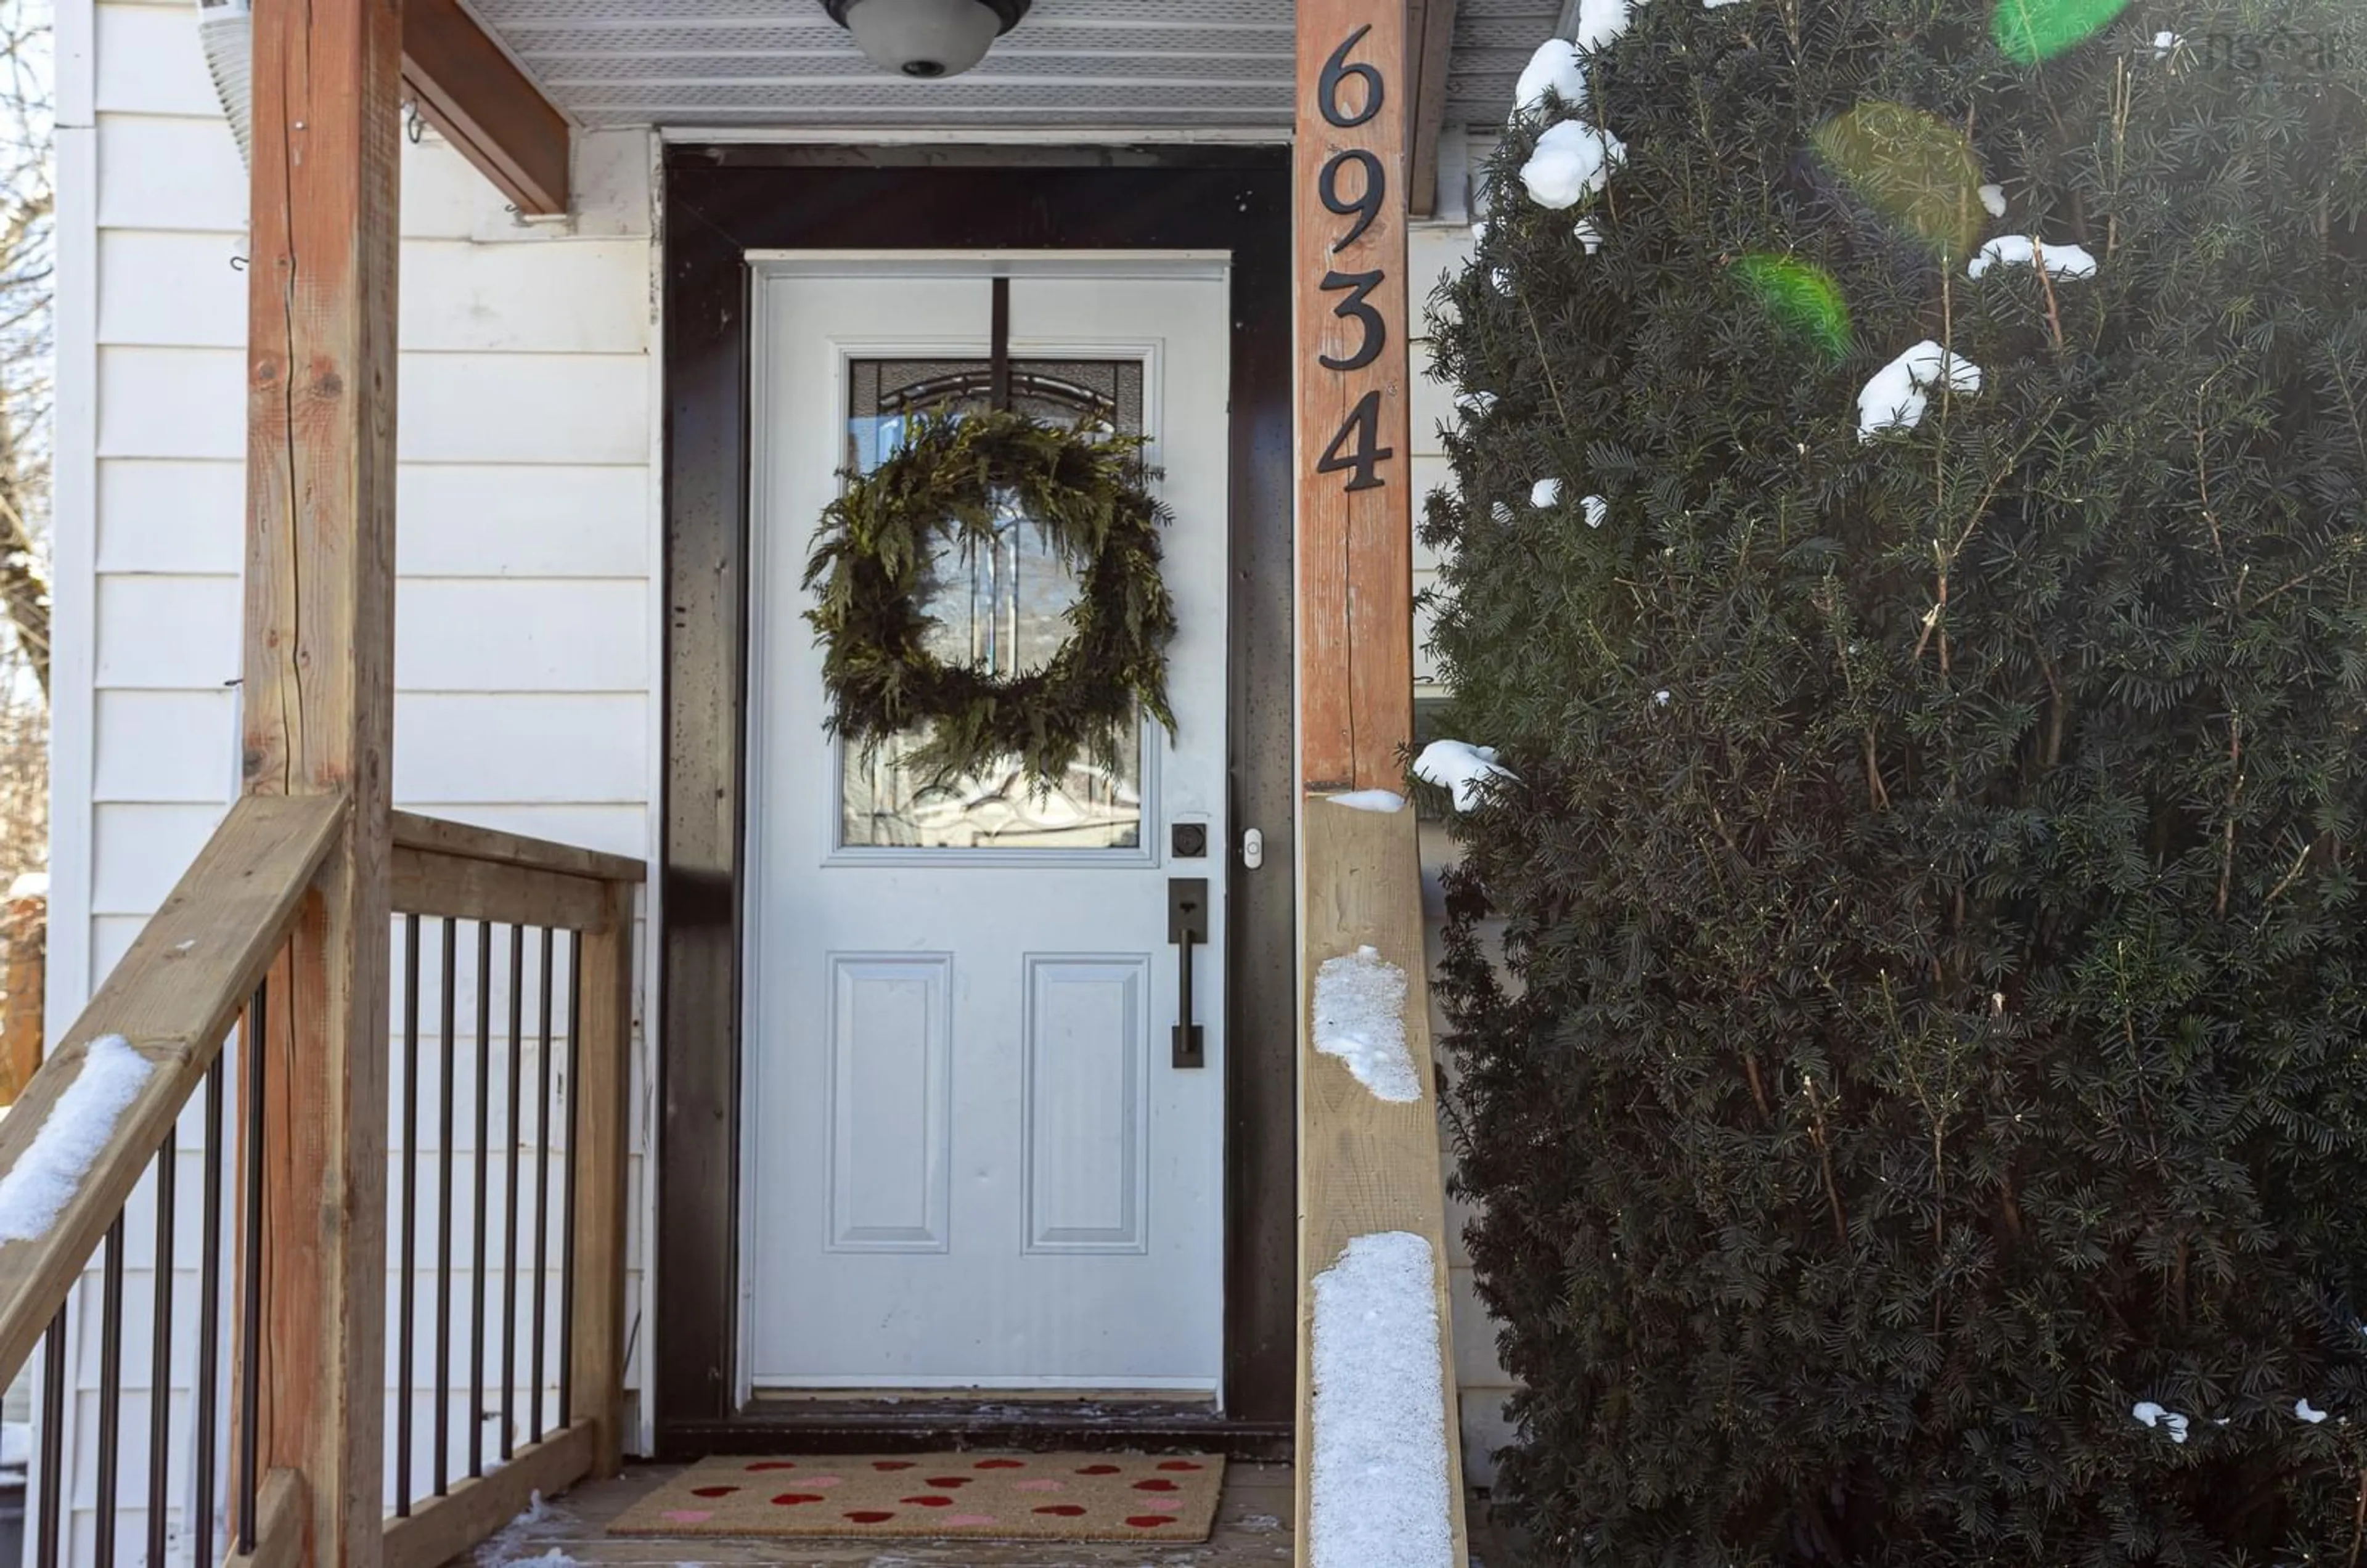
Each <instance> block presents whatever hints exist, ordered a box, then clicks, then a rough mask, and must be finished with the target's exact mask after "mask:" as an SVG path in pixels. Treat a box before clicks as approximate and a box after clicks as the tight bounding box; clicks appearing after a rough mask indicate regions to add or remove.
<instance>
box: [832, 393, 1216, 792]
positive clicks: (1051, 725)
mask: <svg viewBox="0 0 2367 1568" xmlns="http://www.w3.org/2000/svg"><path fill="white" fill-rule="evenodd" d="M1143 446H1144V441H1143V438H1142V437H1140V436H1134V435H1114V434H1108V433H1107V432H1106V431H1104V429H1102V428H1101V427H1099V426H1097V425H1095V424H1094V423H1093V422H1091V421H1080V422H1079V423H1076V424H1075V425H1073V426H1070V427H1066V428H1062V427H1058V426H1053V425H1047V424H1039V423H1036V421H1034V420H1032V419H1030V418H1028V417H1027V416H1026V415H1025V414H1023V413H1019V412H1013V411H1003V410H997V411H993V412H975V413H965V414H960V415H956V414H954V413H952V412H944V411H940V412H928V413H923V414H920V415H918V416H916V417H915V418H914V419H913V421H912V424H911V425H910V427H909V428H908V431H907V438H906V441H905V445H904V446H903V447H902V448H901V449H900V450H899V451H898V452H896V453H895V454H894V455H893V456H891V457H888V458H886V459H885V460H883V461H882V462H881V463H880V464H879V465H878V467H877V468H874V469H872V470H871V472H869V473H867V474H861V475H854V476H850V477H849V479H848V481H847V485H846V489H845V491H844V494H842V495H841V496H840V497H839V498H838V499H837V500H836V501H834V502H831V504H830V505H829V507H828V508H826V509H825V510H824V511H823V513H822V520H821V527H820V528H818V529H817V530H816V531H815V535H814V547H813V554H812V556H811V558H810V559H809V560H808V561H807V563H806V576H805V584H806V587H807V588H809V589H813V588H815V587H817V586H819V587H820V589H821V604H819V605H818V606H817V607H816V608H814V609H812V610H810V611H808V612H807V614H806V618H807V619H808V620H809V621H810V622H812V623H813V626H814V629H815V632H816V640H817V641H819V642H820V643H821V645H822V649H823V654H822V684H823V686H824V688H825V689H826V690H827V691H828V693H829V694H830V699H831V705H832V713H831V717H830V720H829V728H830V729H831V731H832V733H833V734H836V735H839V736H842V737H844V738H845V739H847V740H849V741H852V742H854V743H855V744H856V745H858V746H860V747H862V748H863V749H864V750H865V752H866V754H867V753H869V752H871V751H874V750H877V749H878V746H879V743H880V742H881V741H883V740H885V739H888V738H889V737H890V736H892V735H896V734H899V733H901V732H903V731H905V730H908V729H911V728H914V727H916V726H925V727H926V735H925V737H924V739H923V742H922V744H921V746H920V747H919V748H918V749H917V750H915V751H914V752H913V753H912V756H911V757H909V758H908V759H906V760H907V761H909V762H910V763H912V765H914V766H917V767H919V768H921V769H922V770H923V771H924V772H927V773H932V774H934V776H936V777H937V778H940V779H950V778H959V777H961V776H963V775H965V774H968V773H977V772H980V770H982V769H983V768H985V767H986V766H987V765H988V764H989V763H991V761H994V760H995V759H996V758H999V757H1004V756H1012V755H1015V756H1017V757H1018V758H1019V759H1020V761H1021V762H1022V764H1023V766H1024V767H1025V771H1026V774H1027V778H1028V781H1029V783H1030V784H1033V785H1035V786H1036V787H1039V788H1043V787H1049V786H1050V785H1051V784H1055V783H1056V782H1058V781H1059V779H1060V778H1061V777H1062V776H1063V775H1064V774H1066V773H1067V772H1068V770H1069V768H1070V765H1071V764H1073V763H1074V762H1075V761H1077V759H1078V758H1079V757H1081V756H1085V757H1090V758H1092V759H1093V761H1096V762H1098V763H1100V764H1102V765H1104V766H1108V767H1115V766H1116V765H1117V762H1118V751H1119V746H1118V742H1119V739H1120V737H1121V736H1122V735H1124V734H1126V733H1127V731H1128V730H1129V729H1130V728H1131V727H1132V726H1133V724H1134V723H1135V722H1136V715H1137V714H1138V712H1147V713H1149V714H1150V715H1151V716H1153V717H1155V718H1157V719H1158V720H1159V721H1160V723H1161V725H1163V726H1165V727H1166V728H1167V731H1168V733H1169V734H1170V735H1172V734H1173V733H1174V731H1175V718H1174V715H1173V714H1172V712H1171V711H1170V709H1169V707H1168V704H1167V644H1168V642H1169V640H1170V639H1171V638H1172V637H1174V635H1175V605H1174V602H1173V601H1172V599H1171V598H1170V597H1169V596H1168V592H1167V585H1166V583H1165V582H1164V581H1162V580H1161V577H1160V574H1159V561H1160V540H1159V534H1160V530H1161V528H1162V527H1163V526H1165V525H1166V524H1167V523H1168V522H1169V521H1170V513H1169V512H1168V510H1167V508H1166V507H1165V506H1163V505H1162V504H1161V503H1160V502H1159V501H1157V500H1156V499H1155V498H1153V497H1152V496H1151V494H1150V491H1149V490H1148V489H1146V488H1145V487H1146V485H1147V484H1148V482H1149V481H1150V479H1152V478H1154V477H1155V475H1154V473H1153V471H1152V470H1150V469H1149V468H1146V467H1145V466H1144V465H1143V462H1142V448H1143ZM1013 504H1015V505H1016V507H1017V509H1018V510H1019V511H1020V512H1021V513H1023V514H1024V515H1025V517H1026V518H1027V519H1028V521H1029V524H1030V525H1033V526H1034V527H1036V529H1037V530H1038V531H1039V532H1040V534H1041V536H1042V537H1043V539H1044V542H1045V544H1046V546H1047V547H1048V548H1049V550H1050V551H1051V553H1052V554H1054V555H1055V556H1057V557H1059V558H1060V559H1061V560H1062V561H1064V562H1065V563H1067V565H1068V566H1069V568H1070V570H1071V571H1073V572H1074V573H1075V575H1076V578H1077V581H1078V585H1079V593H1078V596H1077V601H1076V603H1075V604H1072V605H1070V608H1069V610H1068V613H1067V619H1068V622H1069V626H1070V635H1069V638H1068V640H1067V641H1066V642H1064V643H1062V644H1061V645H1060V647H1059V649H1058V650H1057V651H1056V652H1055V653H1054V654H1053V656H1052V658H1051V659H1050V660H1049V661H1048V662H1047V663H1046V664H1045V665H1044V667H1043V668H1042V669H1040V670H1036V671H1028V672H1027V673H1025V674H1020V675H1014V676H999V675H992V674H989V673H987V672H985V671H980V670H978V669H976V668H974V667H972V666H969V665H967V664H949V663H947V662H946V661H945V660H941V659H939V658H938V657H937V656H936V655H935V654H934V653H933V652H931V651H930V650H929V648H928V646H927V633H928V629H929V626H930V624H931V623H930V617H929V615H928V614H927V612H926V611H925V610H924V609H923V603H924V601H925V599H926V597H927V590H928V589H929V587H930V585H931V584H930V564H931V561H932V559H933V558H934V556H935V554H936V550H935V548H934V547H936V546H937V545H938V544H940V543H941V542H949V543H952V544H954V545H955V546H957V547H958V549H959V551H960V553H961V555H962V556H963V557H964V558H967V557H968V553H969V552H970V551H972V550H974V549H978V548H981V547H986V548H991V547H992V546H993V544H994V542H995V540H996V537H997V536H998V533H999V531H1000V530H999V528H998V526H997V523H998V519H999V518H1000V517H1002V516H1004V515H1007V513H1006V511H1005V508H1006V507H1007V506H1009V505H1013Z"/></svg>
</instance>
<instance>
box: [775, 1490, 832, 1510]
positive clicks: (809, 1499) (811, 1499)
mask: <svg viewBox="0 0 2367 1568" xmlns="http://www.w3.org/2000/svg"><path fill="white" fill-rule="evenodd" d="M773 1501H774V1502H776V1503H778V1504H779V1505H780V1506H782V1507H784V1508H794V1507H796V1506H798V1504H799V1503H819V1502H821V1493H819V1492H784V1493H782V1494H781V1495H779V1496H777V1497H776V1498H774V1499H773Z"/></svg>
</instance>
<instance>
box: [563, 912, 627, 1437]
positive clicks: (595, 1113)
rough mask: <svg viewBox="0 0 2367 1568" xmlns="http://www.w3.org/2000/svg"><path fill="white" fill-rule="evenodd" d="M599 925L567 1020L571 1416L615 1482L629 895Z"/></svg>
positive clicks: (621, 1387) (620, 1391) (620, 1423)
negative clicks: (571, 1053)
mask: <svg viewBox="0 0 2367 1568" xmlns="http://www.w3.org/2000/svg"><path fill="white" fill-rule="evenodd" d="M606 892H607V896H608V910H607V918H606V919H605V920H603V921H602V922H601V924H600V927H599V930H598V931H597V932H596V933H595V934H593V935H589V936H586V937H584V938H583V939H581V940H582V942H583V945H582V947H581V948H580V949H578V952H579V953H581V962H582V964H583V989H582V995H581V1003H580V1005H581V1009H582V1010H581V1011H580V1012H579V1013H578V1015H577V1017H576V1021H575V1031H576V1050H577V1057H576V1065H575V1085H574V1089H573V1091H572V1092H573V1094H574V1096H575V1099H574V1105H575V1126H574V1128H573V1141H572V1146H571V1149H570V1153H571V1154H572V1157H573V1158H574V1159H575V1161H576V1166H575V1326H574V1332H573V1337H572V1340H571V1342H570V1346H569V1357H570V1361H571V1369H572V1370H571V1381H570V1384H569V1386H570V1388H571V1389H572V1393H573V1398H574V1410H573V1414H575V1415H577V1416H584V1417H586V1418H588V1419H589V1420H590V1421H591V1422H592V1424H593V1434H592V1454H591V1467H592V1471H591V1472H592V1474H593V1475H594V1477H595V1478H598V1479H606V1477H608V1476H611V1475H614V1474H616V1473H617V1471H618V1470H619V1469H620V1468H621V1467H622V1465H623V1463H624V1452H625V1447H624V1444H625V1430H624V1416H625V1218H626V1204H627V1202H628V1198H627V1187H626V1179H625V1178H626V1161H627V1158H628V1156H629V1154H630V1152H631V1150H630V1146H629V1143H630V1136H631V1133H630V1125H629V1121H628V1117H629V1114H630V1106H631V1087H632V1077H633V1067H632V1056H633V889H632V887H631V886H630V885H629V884H627V883H622V882H617V883H610V884H609V885H608V886H607V889H606Z"/></svg>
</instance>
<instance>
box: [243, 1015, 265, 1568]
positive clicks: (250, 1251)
mask: <svg viewBox="0 0 2367 1568" xmlns="http://www.w3.org/2000/svg"><path fill="white" fill-rule="evenodd" d="M270 1006H271V986H270V983H269V982H268V981H266V982H265V983H264V984H262V985H260V986H257V987H255V1009H254V1011H253V1012H252V1013H251V1014H250V1015H249V1017H248V1021H247V1026H246V1038H245V1039H244V1040H243V1041H241V1042H240V1044H241V1045H242V1046H243V1048H244V1051H245V1055H246V1162H245V1165H246V1168H245V1171H244V1173H243V1179H244V1180H245V1183H246V1189H245V1190H246V1230H245V1234H244V1237H243V1240H244V1243H245V1247H246V1256H245V1257H244V1258H243V1259H242V1263H243V1269H242V1272H243V1274H244V1275H245V1279H244V1280H243V1287H244V1288H243V1292H242V1294H243V1299H242V1300H241V1302H240V1304H239V1341H238V1343H239V1350H240V1356H239V1368H238V1381H239V1403H238V1550H239V1551H242V1552H246V1553H252V1552H253V1551H255V1496H256V1495H257V1494H258V1493H260V1492H261V1491H262V1489H263V1478H262V1477H261V1476H259V1475H257V1474H256V1473H255V1466H256V1465H257V1464H258V1463H259V1462H260V1461H261V1459H262V1438H263V1412H262V1409H261V1400H262V1398H263V1111H264V1105H265V1100H264V1066H265V1064H266V1061H267V1060H268V1058H269V1056H270V1054H271V1053H270V1049H269V1047H267V1046H266V1044H265V1043H264V1035H265V1033H266V1030H267V1027H268V1022H269V1019H270Z"/></svg>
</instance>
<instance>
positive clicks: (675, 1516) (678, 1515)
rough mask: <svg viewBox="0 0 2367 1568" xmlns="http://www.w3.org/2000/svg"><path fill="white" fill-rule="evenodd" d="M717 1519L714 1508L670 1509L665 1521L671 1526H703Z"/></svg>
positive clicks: (666, 1513) (667, 1511)
mask: <svg viewBox="0 0 2367 1568" xmlns="http://www.w3.org/2000/svg"><path fill="white" fill-rule="evenodd" d="M713 1517H715V1510H714V1509H712V1508H668V1509H667V1510H666V1511H665V1521H666V1523H668V1524H670V1525H703V1524H705V1523H706V1522H707V1521H708V1520H709V1519H711V1518H713Z"/></svg>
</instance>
